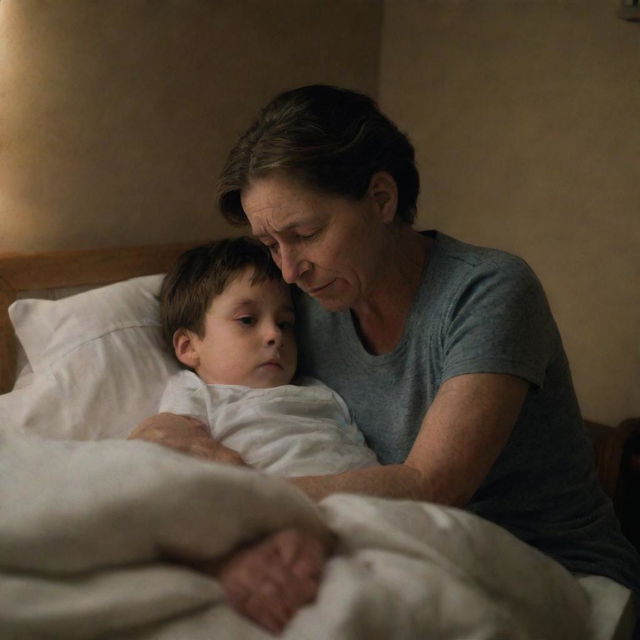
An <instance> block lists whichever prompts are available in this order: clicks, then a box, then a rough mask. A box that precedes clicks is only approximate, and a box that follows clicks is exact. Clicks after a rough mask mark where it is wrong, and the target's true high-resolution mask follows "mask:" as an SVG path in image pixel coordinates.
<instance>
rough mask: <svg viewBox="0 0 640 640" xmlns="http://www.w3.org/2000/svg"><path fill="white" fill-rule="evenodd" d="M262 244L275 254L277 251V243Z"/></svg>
mask: <svg viewBox="0 0 640 640" xmlns="http://www.w3.org/2000/svg"><path fill="white" fill-rule="evenodd" d="M264 246H265V247H267V249H268V250H269V251H270V252H271V253H275V254H277V253H278V249H279V247H278V245H277V244H265V245H264Z"/></svg>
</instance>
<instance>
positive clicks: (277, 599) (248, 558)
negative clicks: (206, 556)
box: [216, 530, 327, 633]
mask: <svg viewBox="0 0 640 640" xmlns="http://www.w3.org/2000/svg"><path fill="white" fill-rule="evenodd" d="M326 553H327V548H325V543H324V541H323V540H320V539H319V538H317V537H316V536H312V535H310V534H307V533H303V532H301V531H295V530H286V531H281V532H279V533H276V534H273V535H271V536H269V537H268V538H266V539H265V540H263V541H262V542H259V543H257V544H255V545H253V546H251V547H248V548H246V549H242V550H240V551H237V552H236V553H234V554H233V555H232V556H231V557H230V558H229V559H228V560H226V561H225V562H224V563H223V564H222V565H221V566H220V567H219V568H218V569H217V571H216V576H217V577H218V579H219V580H220V582H221V583H222V586H223V588H224V590H225V594H226V597H227V601H228V603H229V604H230V605H231V606H232V607H233V608H234V609H235V610H236V611H237V612H238V613H240V614H241V615H244V616H246V617H248V618H251V619H252V620H253V621H254V622H256V623H257V624H259V625H261V626H262V627H264V628H266V629H268V630H269V631H271V632H272V633H279V632H280V631H282V629H283V628H284V626H286V624H287V623H288V622H289V621H290V620H291V618H292V617H293V616H294V615H295V614H296V612H297V611H298V610H299V609H300V608H301V607H303V606H304V605H306V604H309V603H311V602H313V600H315V598H316V595H317V593H318V589H319V576H320V574H321V572H322V568H323V565H324V562H325V558H326Z"/></svg>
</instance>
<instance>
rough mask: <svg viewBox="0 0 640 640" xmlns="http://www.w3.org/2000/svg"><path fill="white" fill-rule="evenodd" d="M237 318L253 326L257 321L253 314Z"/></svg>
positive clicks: (240, 321)
mask: <svg viewBox="0 0 640 640" xmlns="http://www.w3.org/2000/svg"><path fill="white" fill-rule="evenodd" d="M236 320H237V321H238V322H239V323H240V324H246V325H247V326H251V325H252V324H255V322H256V319H255V318H254V317H253V316H242V317H240V318H236Z"/></svg>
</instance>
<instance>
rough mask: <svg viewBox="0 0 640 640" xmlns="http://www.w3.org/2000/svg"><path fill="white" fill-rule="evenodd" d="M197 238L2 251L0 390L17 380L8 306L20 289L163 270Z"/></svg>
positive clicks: (87, 282) (88, 282) (104, 281)
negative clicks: (121, 245)
mask: <svg viewBox="0 0 640 640" xmlns="http://www.w3.org/2000/svg"><path fill="white" fill-rule="evenodd" d="M195 244H196V243H188V244H187V243H181V244H177V243H176V244H164V245H155V246H143V247H127V248H123V249H121V248H118V249H87V250H79V251H54V252H50V253H32V254H18V253H13V254H0V393H6V392H7V391H9V390H10V389H11V388H12V386H13V382H14V376H15V363H16V344H15V336H14V333H13V328H12V326H11V323H10V321H9V315H8V312H7V309H8V307H9V305H10V304H11V303H12V302H13V301H14V300H15V299H16V297H17V296H18V295H19V294H20V293H24V292H29V291H37V290H42V289H55V288H61V287H76V286H84V285H95V286H100V285H104V284H109V283H111V282H117V281H118V280H126V279H127V278H134V277H136V276H143V275H150V274H153V273H164V272H165V271H166V270H167V269H168V268H169V266H171V264H172V263H173V262H174V261H175V260H176V258H177V257H178V256H179V255H180V254H181V253H182V252H183V251H186V250H187V249H189V248H191V247H193V246H194V245H195Z"/></svg>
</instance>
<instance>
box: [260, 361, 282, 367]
mask: <svg viewBox="0 0 640 640" xmlns="http://www.w3.org/2000/svg"><path fill="white" fill-rule="evenodd" d="M260 366H261V367H278V368H279V369H284V367H283V366H282V362H280V360H267V361H266V362H263V363H262V364H261V365H260Z"/></svg>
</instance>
